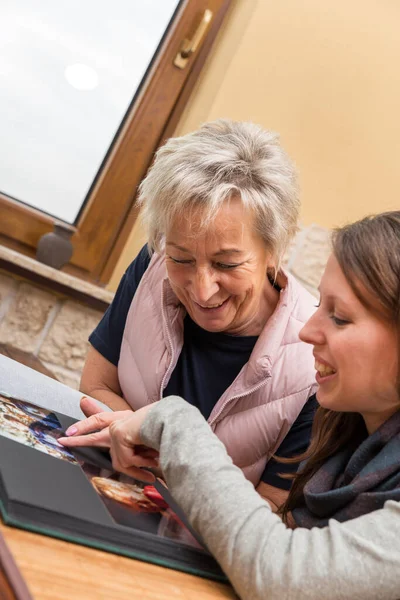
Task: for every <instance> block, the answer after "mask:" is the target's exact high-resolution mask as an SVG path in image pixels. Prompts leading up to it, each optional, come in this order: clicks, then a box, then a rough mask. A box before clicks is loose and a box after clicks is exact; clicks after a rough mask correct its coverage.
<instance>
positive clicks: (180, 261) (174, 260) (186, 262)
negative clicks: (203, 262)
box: [168, 256, 192, 265]
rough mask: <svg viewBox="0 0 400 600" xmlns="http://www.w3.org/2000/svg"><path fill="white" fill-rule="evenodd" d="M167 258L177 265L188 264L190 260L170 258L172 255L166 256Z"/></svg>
mask: <svg viewBox="0 0 400 600" xmlns="http://www.w3.org/2000/svg"><path fill="white" fill-rule="evenodd" d="M168 258H170V259H171V260H172V262H174V263H175V264H177V265H189V264H190V263H191V262H192V261H191V260H182V259H181V260H179V259H178V258H172V256H168Z"/></svg>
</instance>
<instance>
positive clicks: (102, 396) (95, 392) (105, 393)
mask: <svg viewBox="0 0 400 600" xmlns="http://www.w3.org/2000/svg"><path fill="white" fill-rule="evenodd" d="M80 391H81V392H82V393H83V394H88V396H91V397H92V398H95V399H96V400H100V402H103V404H105V405H106V406H108V407H109V408H111V410H113V411H117V410H132V407H131V406H130V405H129V404H128V403H127V401H126V400H124V399H123V398H121V396H119V395H118V394H116V393H115V392H113V391H112V390H110V389H107V388H105V387H96V388H90V389H88V388H87V387H85V386H82V385H81V388H80Z"/></svg>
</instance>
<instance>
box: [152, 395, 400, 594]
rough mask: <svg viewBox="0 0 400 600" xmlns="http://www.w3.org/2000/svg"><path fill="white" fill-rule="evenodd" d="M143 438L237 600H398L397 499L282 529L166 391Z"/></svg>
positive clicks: (189, 411) (206, 432)
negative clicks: (316, 524)
mask: <svg viewBox="0 0 400 600" xmlns="http://www.w3.org/2000/svg"><path fill="white" fill-rule="evenodd" d="M141 437H142V439H143V442H144V443H145V444H146V445H148V446H150V447H152V448H156V449H157V450H159V451H160V466H161V468H162V470H163V472H164V475H165V478H166V482H167V484H168V486H169V489H170V491H171V493H172V495H173V496H174V498H175V500H176V501H177V502H178V504H179V505H180V506H181V508H182V509H183V510H184V512H185V513H186V515H187V516H188V518H189V521H190V523H191V524H192V525H193V526H194V528H195V529H196V530H197V531H198V532H199V533H200V535H201V536H202V538H203V540H204V541H205V543H206V544H207V546H208V548H209V550H210V552H212V554H213V555H214V556H215V558H216V559H217V561H218V562H219V563H220V565H221V566H222V568H223V570H224V571H225V573H226V575H227V576H228V577H229V579H230V581H231V582H232V584H233V586H234V588H235V589H236V591H237V593H238V594H239V596H240V597H241V598H242V599H243V600H261V599H263V600H265V599H268V600H285V599H287V600H302V599H306V598H307V599H309V598H312V599H313V600H317V599H318V600H339V599H341V600H342V599H343V600H344V599H346V600H350V599H351V600H380V599H385V600H398V599H399V598H400V504H399V503H397V502H387V503H386V504H385V507H384V508H383V509H381V510H377V511H376V512H373V513H370V514H368V515H364V516H362V517H359V518H357V519H354V520H352V521H347V522H346V523H338V522H337V521H334V520H333V519H332V520H331V521H330V523H329V525H328V526H327V527H324V528H323V529H318V528H314V529H311V530H307V529H302V528H299V529H295V530H294V531H292V530H290V529H287V528H286V526H285V525H284V524H283V523H282V521H281V520H280V519H279V517H277V516H276V515H274V514H273V513H272V512H271V510H270V507H269V505H268V503H267V502H265V501H264V500H263V499H262V498H261V497H260V496H259V494H258V493H257V492H256V491H255V490H254V487H253V485H252V484H251V483H250V482H249V481H247V480H246V479H245V477H244V476H243V474H242V471H241V470H240V469H239V468H237V467H236V466H234V465H233V464H232V461H231V459H230V458H229V456H228V455H227V453H226V450H225V447H224V445H223V444H222V443H221V442H220V441H219V440H218V438H217V437H216V436H215V435H214V434H213V433H212V431H211V429H210V427H209V425H208V424H207V423H206V421H205V420H204V418H203V417H202V416H201V414H200V412H199V411H198V410H197V409H196V408H194V407H193V406H191V405H190V404H188V403H187V402H186V401H185V400H183V399H182V398H178V397H176V396H169V397H168V398H164V399H163V400H160V402H157V403H156V404H155V405H154V408H153V409H152V410H151V411H149V413H148V415H147V417H146V419H145V421H144V423H143V425H142V429H141Z"/></svg>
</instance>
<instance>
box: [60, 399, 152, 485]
mask: <svg viewBox="0 0 400 600" xmlns="http://www.w3.org/2000/svg"><path fill="white" fill-rule="evenodd" d="M152 406H153V405H152V404H150V405H149V406H145V407H143V408H141V409H140V410H138V411H136V412H132V411H131V410H122V411H117V412H103V411H102V410H101V408H100V406H99V405H98V404H97V402H95V401H94V400H92V399H91V398H86V397H84V398H82V400H81V409H82V411H83V412H84V413H85V414H86V415H90V416H89V417H88V418H87V419H83V420H82V421H78V422H77V423H74V425H71V427H69V428H68V429H67V431H66V432H65V433H66V437H61V438H59V439H58V441H59V442H60V444H62V445H63V446H67V447H72V448H73V447H85V446H96V447H99V446H100V447H103V448H104V447H105V448H111V457H112V462H113V467H114V469H115V470H116V471H121V472H123V473H127V474H128V475H131V476H132V477H135V478H136V479H141V480H143V481H147V482H153V481H154V479H155V477H154V475H153V474H152V473H150V472H148V471H143V470H142V468H143V467H147V468H152V467H153V468H154V467H158V452H157V451H156V450H154V449H152V448H148V447H147V446H143V445H142V442H141V439H140V428H141V426H142V423H143V421H144V419H145V418H146V415H147V413H148V411H149V410H150V409H151V408H152Z"/></svg>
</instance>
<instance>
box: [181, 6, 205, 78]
mask: <svg viewBox="0 0 400 600" xmlns="http://www.w3.org/2000/svg"><path fill="white" fill-rule="evenodd" d="M212 18H213V13H212V11H211V10H209V9H208V8H207V9H206V10H205V11H204V14H203V17H202V19H201V21H200V23H199V26H198V27H197V29H196V31H195V32H194V34H193V37H192V39H191V40H188V39H187V38H185V39H184V40H183V42H182V44H181V47H180V48H179V52H178V54H177V55H176V56H175V60H174V65H175V66H176V67H178V68H179V69H184V68H185V67H186V65H187V62H188V60H189V58H190V57H191V56H192V54H194V53H195V52H196V50H197V48H198V47H199V45H200V44H201V42H202V40H203V38H204V36H205V34H206V31H207V29H208V26H209V24H210V22H211V20H212Z"/></svg>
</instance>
